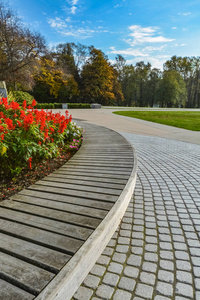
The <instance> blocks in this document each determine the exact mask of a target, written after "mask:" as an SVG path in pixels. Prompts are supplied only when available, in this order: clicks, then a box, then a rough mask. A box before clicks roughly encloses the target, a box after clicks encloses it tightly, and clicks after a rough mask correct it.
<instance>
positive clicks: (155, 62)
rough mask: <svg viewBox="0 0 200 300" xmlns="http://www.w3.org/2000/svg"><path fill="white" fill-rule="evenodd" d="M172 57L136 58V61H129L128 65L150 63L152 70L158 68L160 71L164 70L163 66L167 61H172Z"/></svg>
mask: <svg viewBox="0 0 200 300" xmlns="http://www.w3.org/2000/svg"><path fill="white" fill-rule="evenodd" d="M170 57H171V56H165V57H163V58H161V57H157V56H156V57H152V56H147V57H145V58H144V57H136V58H134V59H130V60H127V61H126V63H127V64H132V65H135V64H136V63H137V62H139V61H144V63H148V62H149V63H150V64H151V66H152V68H157V69H160V70H163V64H164V63H165V62H166V60H167V59H170Z"/></svg>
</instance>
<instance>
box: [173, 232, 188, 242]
mask: <svg viewBox="0 0 200 300" xmlns="http://www.w3.org/2000/svg"><path fill="white" fill-rule="evenodd" d="M172 239H173V241H174V242H185V238H184V236H183V235H176V234H173V235H172Z"/></svg>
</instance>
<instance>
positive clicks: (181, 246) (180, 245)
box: [173, 242, 187, 251]
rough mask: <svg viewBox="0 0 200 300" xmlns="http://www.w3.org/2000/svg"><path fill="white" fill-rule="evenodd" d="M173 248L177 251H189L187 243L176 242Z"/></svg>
mask: <svg viewBox="0 0 200 300" xmlns="http://www.w3.org/2000/svg"><path fill="white" fill-rule="evenodd" d="M173 246H174V249H175V250H181V251H187V245H186V244H185V243H180V242H174V243H173Z"/></svg>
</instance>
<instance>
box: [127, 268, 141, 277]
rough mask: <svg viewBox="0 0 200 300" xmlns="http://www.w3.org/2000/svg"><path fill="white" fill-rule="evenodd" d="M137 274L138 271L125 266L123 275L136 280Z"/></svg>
mask: <svg viewBox="0 0 200 300" xmlns="http://www.w3.org/2000/svg"><path fill="white" fill-rule="evenodd" d="M138 274H139V269H138V268H134V267H130V266H127V267H125V268H124V275H125V276H128V277H131V278H137V277H138Z"/></svg>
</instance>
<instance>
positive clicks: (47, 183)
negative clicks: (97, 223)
mask: <svg viewBox="0 0 200 300" xmlns="http://www.w3.org/2000/svg"><path fill="white" fill-rule="evenodd" d="M36 185H42V186H51V187H56V188H62V189H68V190H75V191H82V192H83V191H84V192H89V193H98V194H105V195H112V196H119V195H120V194H121V192H122V189H121V190H115V189H109V188H106V187H105V188H103V187H97V186H95V187H94V186H87V185H83V184H78V183H75V184H70V183H64V182H58V181H56V180H55V181H54V179H53V178H48V179H47V178H46V179H44V180H40V181H38V182H37V184H36Z"/></svg>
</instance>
